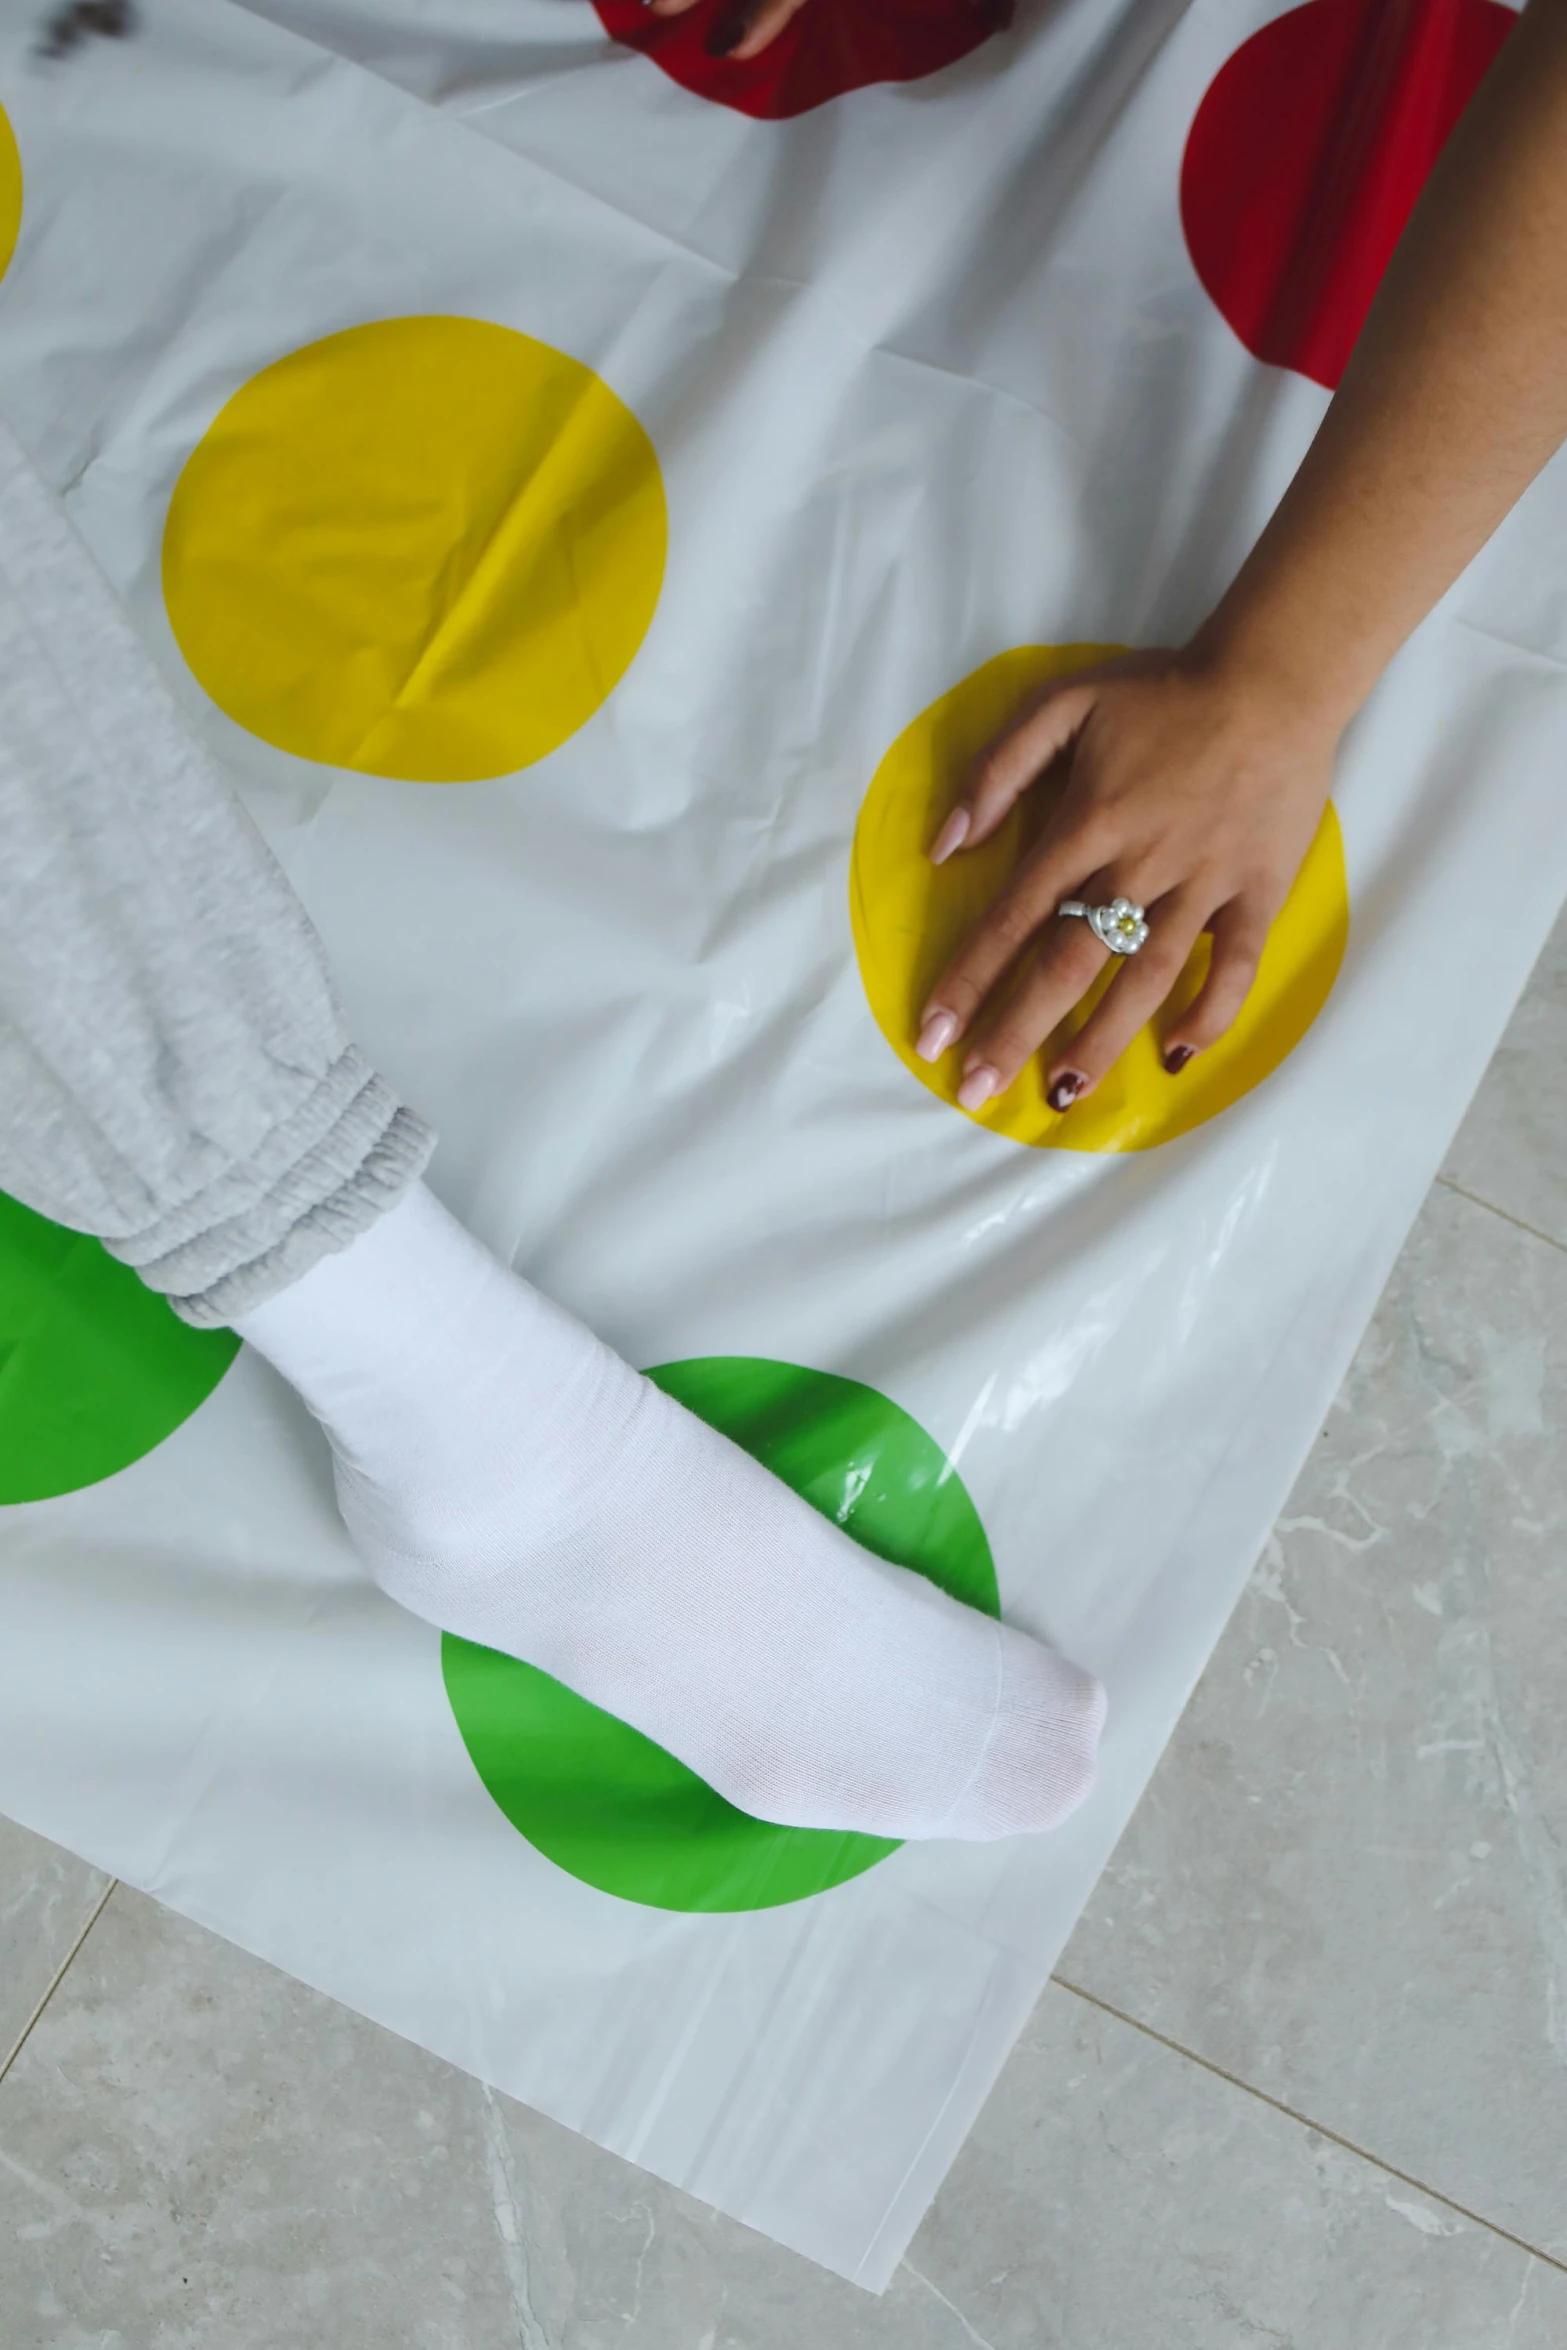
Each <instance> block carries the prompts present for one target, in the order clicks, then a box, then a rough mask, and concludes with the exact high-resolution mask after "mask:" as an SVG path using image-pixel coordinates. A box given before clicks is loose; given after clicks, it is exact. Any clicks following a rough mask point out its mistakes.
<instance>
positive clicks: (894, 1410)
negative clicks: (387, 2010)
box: [441, 1355, 1001, 1910]
mask: <svg viewBox="0 0 1567 2350" xmlns="http://www.w3.org/2000/svg"><path fill="white" fill-rule="evenodd" d="M648 1376H649V1377H650V1378H651V1379H652V1380H653V1382H654V1384H655V1385H656V1386H658V1387H661V1388H662V1389H663V1390H664V1392H665V1394H666V1395H672V1396H673V1397H674V1398H675V1400H676V1401H677V1402H678V1403H683V1404H684V1405H685V1406H686V1408H687V1410H689V1411H693V1412H695V1413H696V1414H697V1416H698V1418H700V1419H703V1420H706V1421H707V1422H708V1423H709V1424H710V1425H711V1426H712V1427H714V1428H718V1429H721V1430H722V1432H723V1434H724V1435H725V1436H729V1437H732V1438H733V1440H734V1441H735V1443H736V1444H739V1445H743V1446H744V1448H745V1450H746V1451H747V1452H748V1453H751V1454H753V1455H754V1457H755V1458H756V1459H757V1460H759V1461H760V1462H761V1463H762V1466H763V1467H764V1468H767V1469H771V1471H772V1472H773V1474H774V1475H775V1476H776V1477H780V1478H782V1480H783V1482H784V1483H785V1484H786V1485H792V1486H793V1488H794V1490H795V1492H796V1493H798V1494H801V1495H803V1497H804V1498H805V1500H807V1501H808V1502H810V1503H811V1505H812V1507H813V1508H815V1509H819V1510H820V1511H821V1512H822V1514H823V1516H824V1517H828V1518H833V1519H835V1520H836V1521H837V1523H838V1524H839V1525H840V1526H842V1527H843V1529H844V1530H845V1532H846V1533H849V1534H852V1535H853V1536H854V1539H855V1540H856V1542H859V1543H862V1544H863V1545H864V1547H865V1548H866V1549H867V1550H872V1551H875V1552H876V1553H877V1554H878V1556H879V1557H881V1558H884V1559H891V1560H892V1561H893V1562H894V1564H895V1565H898V1566H902V1567H913V1568H916V1569H917V1570H918V1571H919V1573H920V1574H922V1575H928V1576H929V1577H930V1579H931V1581H932V1582H933V1583H939V1584H940V1585H941V1586H942V1588H943V1590H946V1591H950V1592H951V1593H952V1594H953V1596H954V1597H955V1598H957V1599H962V1600H966V1601H967V1602H968V1603H969V1605H970V1606H972V1607H978V1608H983V1609H984V1610H985V1611H986V1613H987V1614H989V1615H993V1616H994V1615H999V1614H1000V1612H1001V1599H1000V1594H999V1593H998V1591H997V1589H996V1571H995V1568H994V1566H993V1565H992V1563H991V1557H990V1545H989V1543H988V1542H987V1541H986V1539H985V1529H984V1527H983V1526H982V1525H981V1524H980V1521H979V1513H978V1512H977V1510H976V1509H975V1507H974V1504H973V1503H972V1502H971V1501H970V1500H969V1497H968V1495H967V1493H966V1492H965V1491H964V1489H963V1484H962V1481H961V1479H960V1478H959V1477H958V1474H957V1472H956V1470H954V1469H953V1468H952V1467H951V1466H950V1464H949V1463H948V1461H947V1458H946V1456H945V1454H944V1453H943V1452H942V1450H941V1447H940V1446H939V1445H938V1444H936V1443H935V1442H934V1441H933V1439H932V1438H930V1437H929V1436H927V1435H926V1433H925V1431H924V1429H923V1428H921V1427H920V1426H919V1424H918V1422H917V1421H914V1420H911V1419H910V1417H909V1415H908V1413H907V1412H905V1411H900V1409H899V1408H898V1406H897V1405H896V1404H895V1403H889V1402H888V1400H887V1398H886V1397H885V1396H884V1395H878V1394H877V1392H876V1390H875V1388H874V1387H864V1386H862V1385H861V1384H860V1382H859V1381H858V1380H856V1379H840V1378H838V1377H837V1376H836V1375H835V1374H834V1373H832V1372H830V1371H808V1370H803V1369H801V1368H800V1367H799V1365H797V1364H795V1363H773V1362H764V1361H759V1360H757V1359H756V1358H755V1357H753V1356H750V1355H709V1356H704V1357H700V1358H698V1359H697V1360H695V1361H693V1362H687V1363H666V1364H664V1365H663V1366H662V1367H661V1368H660V1369H659V1370H656V1371H652V1372H650V1373H649V1374H648ZM659 1637H660V1634H659V1627H658V1626H657V1625H656V1624H649V1626H648V1641H649V1644H650V1645H655V1644H656V1643H657V1641H658V1639H659ZM441 1654H442V1665H443V1669H444V1671H445V1676H446V1693H447V1696H448V1697H449V1698H450V1700H451V1706H452V1711H453V1713H454V1714H455V1715H456V1717H457V1727H458V1729H459V1730H460V1731H461V1733H462V1737H463V1743H464V1744H465V1746H466V1747H467V1749H468V1753H469V1756H470V1757H471V1759H472V1762H473V1766H474V1768H475V1770H476V1771H477V1772H478V1774H479V1777H480V1778H481V1779H482V1780H483V1782H484V1784H485V1786H486V1787H487V1788H488V1789H489V1792H490V1794H491V1795H492V1796H493V1797H494V1799H495V1801H496V1802H497V1803H498V1804H499V1806H500V1808H501V1810H502V1811H503V1812H504V1813H505V1814H506V1817H507V1818H508V1819H509V1820H510V1822H511V1824H512V1826H513V1827H514V1828H516V1829H518V1830H520V1832H521V1833H522V1834H523V1835H524V1836H526V1838H527V1839H528V1842H529V1843H530V1844H532V1845H534V1846H535V1847H536V1848H537V1850H538V1851H540V1852H542V1853H543V1854H544V1855H545V1856H546V1858H548V1859H550V1860H552V1861H554V1862H555V1864H556V1866H557V1867H559V1868H562V1869H565V1870H567V1871H568V1872H569V1873H570V1875H572V1876H574V1877H580V1878H581V1880H582V1881H583V1883H584V1884H587V1885H596V1886H597V1887H598V1889H599V1891H600V1892H601V1893H614V1894H618V1895H619V1897H620V1898H621V1899H622V1900H623V1901H640V1902H643V1903H645V1904H646V1905H647V1906H648V1907H649V1908H652V1909H681V1910H741V1909H776V1908H777V1907H779V1905H780V1904H781V1903H783V1902H787V1901H804V1900H806V1899H807V1898H808V1897H809V1896H810V1895H811V1894H813V1893H825V1892H826V1891H827V1890H828V1888H829V1887H830V1886H833V1885H842V1884H846V1883H847V1882H848V1880H849V1879H850V1878H851V1877H858V1876H860V1875H862V1874H863V1873H864V1871H865V1870H866V1869H868V1868H873V1867H874V1866H875V1864H876V1862H877V1861H879V1860H885V1859H886V1857H887V1855H888V1853H889V1852H896V1851H897V1849H898V1847H897V1844H896V1842H895V1841H893V1840H892V1839H891V1838H889V1837H885V1836H858V1835H850V1834H838V1833H835V1832H832V1831H830V1830H825V1829H818V1828H778V1827H773V1826H772V1825H771V1824H770V1823H769V1822H767V1821H765V1820H753V1819H751V1818H750V1817H748V1815H747V1814H746V1813H744V1812H741V1811H736V1810H735V1808H734V1806H733V1804H730V1803H726V1802H725V1801H724V1799H723V1797H722V1796H721V1795H715V1794H714V1792H713V1790H712V1788H711V1787H709V1786H708V1785H707V1784H706V1783H705V1781H703V1780H701V1779H699V1778H698V1777H697V1775H696V1773H695V1772H694V1771H691V1770H688V1769H687V1768H686V1766H685V1764H684V1763H681V1762H677V1761H676V1760H675V1758H674V1756H673V1755H672V1754H666V1753H665V1752H664V1749H663V1748H662V1747H661V1746H655V1745H654V1743H653V1741H652V1740H651V1739H650V1738H644V1737H643V1736H642V1734H641V1732H640V1731H638V1730H633V1729H630V1728H628V1727H627V1725H626V1724H625V1723H624V1722H620V1721H617V1720H616V1719H615V1717H614V1716H613V1715H612V1714H607V1713H603V1712H601V1711H600V1709H599V1708H598V1707H597V1706H595V1705H589V1704H588V1702H587V1700H586V1699H585V1698H582V1697H576V1696H574V1695H573V1694H572V1692H571V1691H570V1690H569V1689H565V1688H563V1687H562V1686H561V1684H560V1682H558V1681H555V1680H552V1679H551V1678H550V1676H549V1674H548V1673H541V1672H539V1671H538V1670H537V1668H536V1667H535V1666H533V1665H525V1664H520V1663H518V1662H517V1660H516V1659H515V1658H513V1657H509V1656H500V1655H498V1654H497V1653H496V1651H495V1650H494V1649H491V1648H479V1647H476V1646H475V1645H474V1644H473V1642H471V1641H468V1640H459V1639H456V1638H455V1637H454V1636H453V1635H452V1634H450V1633H448V1634H447V1635H446V1637H445V1638H444V1640H443V1641H442V1644H441Z"/></svg>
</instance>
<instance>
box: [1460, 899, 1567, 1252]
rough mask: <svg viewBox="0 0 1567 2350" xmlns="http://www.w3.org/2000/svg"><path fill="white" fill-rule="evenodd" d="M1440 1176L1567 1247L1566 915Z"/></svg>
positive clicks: (1542, 959)
mask: <svg viewBox="0 0 1567 2350" xmlns="http://www.w3.org/2000/svg"><path fill="white" fill-rule="evenodd" d="M1442 1171H1443V1173H1444V1174H1445V1175H1446V1176H1448V1177H1449V1178H1450V1179H1451V1181H1453V1182H1454V1183H1456V1184H1459V1185H1460V1186H1461V1187H1462V1189H1463V1190H1465V1191H1467V1192H1471V1193H1472V1194H1473V1195H1474V1196H1475V1197H1476V1198H1477V1199H1483V1200H1489V1201H1490V1202H1491V1204H1492V1206H1493V1207H1498V1208H1502V1209H1505V1211H1506V1212H1507V1214H1508V1215H1509V1216H1517V1217H1518V1218H1519V1219H1520V1221H1521V1222H1523V1223H1525V1224H1531V1225H1533V1227H1534V1229H1535V1230H1536V1231H1537V1232H1543V1233H1544V1234H1545V1235H1546V1236H1547V1238H1549V1239H1551V1240H1555V1241H1559V1242H1560V1243H1561V1245H1562V1246H1563V1247H1564V1248H1567V914H1563V916H1562V918H1561V920H1560V921H1559V922H1558V923H1557V925H1556V928H1555V931H1554V932H1553V933H1552V935H1551V938H1550V939H1549V941H1548V942H1547V945H1546V947H1545V951H1544V953H1543V954H1542V955H1541V957H1540V960H1539V962H1538V963H1537V964H1536V965H1535V967H1534V976H1533V977H1532V978H1531V980H1530V982H1529V985H1528V987H1527V988H1526V989H1525V990H1524V994H1523V999H1522V1001H1521V1002H1520V1004H1519V1006H1518V1009H1517V1011H1516V1012H1515V1013H1514V1014H1513V1017H1512V1020H1511V1021H1510V1023H1509V1025H1508V1029H1507V1033H1506V1035H1505V1036H1504V1037H1503V1039H1502V1041H1501V1044H1500V1046H1499V1047H1498V1049H1497V1053H1496V1057H1495V1059H1494V1060H1493V1061H1492V1063H1491V1066H1490V1068H1489V1069H1488V1070H1487V1072H1486V1075H1485V1079H1484V1082H1483V1083H1482V1085H1481V1087H1480V1090H1479V1092H1478V1093H1477V1094H1476V1096H1475V1099H1474V1104H1473V1106H1472V1108H1471V1109H1470V1112H1469V1115H1468V1117H1467V1118H1466V1119H1465V1120H1464V1123H1463V1125H1462V1127H1461V1128H1460V1129H1459V1133H1458V1137H1457V1140H1456V1141H1455V1142H1454V1144H1453V1147H1452V1149H1451V1151H1450V1152H1449V1153H1448V1157H1447V1164H1446V1166H1445V1167H1444V1168H1443V1170H1442Z"/></svg>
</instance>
